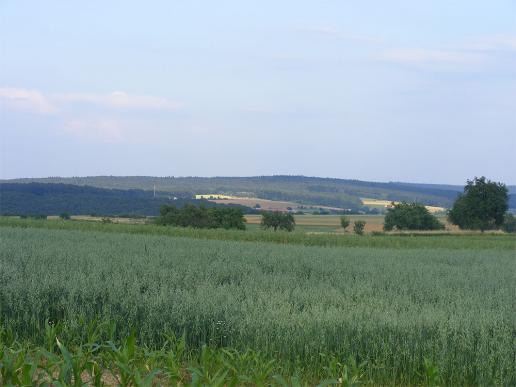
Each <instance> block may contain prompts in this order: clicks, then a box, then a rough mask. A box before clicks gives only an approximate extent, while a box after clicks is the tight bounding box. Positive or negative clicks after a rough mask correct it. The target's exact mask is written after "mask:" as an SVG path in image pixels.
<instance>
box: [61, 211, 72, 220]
mask: <svg viewBox="0 0 516 387" xmlns="http://www.w3.org/2000/svg"><path fill="white" fill-rule="evenodd" d="M59 217H60V218H61V219H63V220H68V219H70V214H69V213H68V212H63V213H61V214H60V215H59Z"/></svg>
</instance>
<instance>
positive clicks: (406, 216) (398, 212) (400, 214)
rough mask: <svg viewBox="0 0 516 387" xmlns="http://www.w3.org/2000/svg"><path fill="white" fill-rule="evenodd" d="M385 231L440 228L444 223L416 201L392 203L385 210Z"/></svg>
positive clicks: (442, 227)
mask: <svg viewBox="0 0 516 387" xmlns="http://www.w3.org/2000/svg"><path fill="white" fill-rule="evenodd" d="M383 229H384V230H385V231H392V230H393V229H396V230H442V229H444V225H443V224H442V223H441V222H439V221H438V220H437V218H436V217H435V216H433V215H432V214H431V213H430V212H429V211H428V209H427V208H426V207H425V206H424V205H422V204H417V203H406V202H402V203H398V204H393V206H392V207H391V208H389V209H388V210H387V214H386V215H385V221H384V224H383Z"/></svg>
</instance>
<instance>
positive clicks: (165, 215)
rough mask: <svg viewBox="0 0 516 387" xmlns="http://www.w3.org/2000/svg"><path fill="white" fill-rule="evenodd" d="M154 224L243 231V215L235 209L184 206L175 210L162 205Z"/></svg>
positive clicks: (173, 207) (174, 207)
mask: <svg viewBox="0 0 516 387" xmlns="http://www.w3.org/2000/svg"><path fill="white" fill-rule="evenodd" d="M156 223H157V224H160V225H171V226H178V227H193V228H225V229H238V230H245V219H244V213H243V211H242V209H240V208H235V207H227V208H222V207H212V208H206V207H204V206H203V205H201V206H195V205H193V204H186V205H185V206H184V207H182V208H177V207H176V206H173V205H163V206H161V208H160V216H159V217H158V218H157V219H156Z"/></svg>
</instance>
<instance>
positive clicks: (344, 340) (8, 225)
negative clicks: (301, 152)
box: [0, 219, 516, 385]
mask: <svg viewBox="0 0 516 387" xmlns="http://www.w3.org/2000/svg"><path fill="white" fill-rule="evenodd" d="M211 231H213V232H212V233H210V232H211ZM182 232H183V233H184V234H183V236H178V235H179V231H177V230H175V229H170V228H165V227H161V228H160V227H158V226H149V225H101V224H95V223H89V224H88V223H86V222H84V223H83V222H75V221H70V222H60V221H22V220H6V219H2V221H1V222H0V283H1V284H2V286H1V287H0V319H1V321H0V324H1V329H0V353H1V355H0V356H1V357H0V364H1V365H0V371H1V377H2V379H1V380H0V382H1V381H2V380H3V382H4V384H8V382H9V381H11V382H12V383H13V384H23V383H22V382H21V381H22V379H23V380H26V381H27V380H34V379H35V378H36V377H37V378H40V379H41V380H49V379H50V380H54V379H55V380H61V381H64V382H68V384H71V383H72V382H77V381H78V379H82V380H83V381H86V382H89V383H90V384H96V385H100V384H102V383H105V384H117V383H120V384H125V385H145V378H147V379H146V381H147V383H151V382H150V381H151V380H154V383H158V384H174V383H180V384H183V385H184V384H190V383H191V384H193V385H203V384H204V385H240V384H247V385H269V384H274V385H301V384H308V385H313V384H317V383H318V382H320V381H325V382H324V383H326V385H329V384H339V383H340V384H351V383H363V384H375V385H378V384H383V385H385V384H388V385H393V384H399V385H424V384H427V385H431V384H444V385H473V384H483V385H493V384H499V385H515V384H516V366H515V362H514V359H515V346H514V334H515V329H516V328H515V320H514V300H513V299H514V294H515V293H516V288H515V287H516V286H515V281H514V273H515V270H516V262H515V259H514V258H515V249H514V246H515V245H514V242H515V240H514V238H513V237H510V236H501V235H483V236H479V235H476V236H444V235H443V236H407V237H401V236H400V237H396V236H389V237H386V236H378V237H373V236H367V237H363V238H362V239H360V237H355V236H352V235H349V236H335V238H337V237H340V238H341V240H342V242H339V243H340V245H339V243H337V242H335V241H336V240H332V239H331V238H330V239H321V241H322V240H325V241H328V240H330V241H332V242H333V245H332V243H324V244H323V243H322V242H321V244H322V246H307V244H310V243H312V244H313V241H314V240H317V239H312V242H308V243H304V242H303V241H302V240H301V238H308V240H310V238H311V237H312V236H307V235H297V234H296V235H292V236H291V238H292V239H291V240H283V241H279V240H273V242H281V243H269V242H263V241H260V240H261V239H263V240H265V239H266V238H268V236H267V235H271V234H274V233H265V232H256V233H255V232H250V231H247V232H241V233H237V232H234V233H231V232H226V231H221V230H207V232H206V233H205V234H199V233H197V231H196V230H183V231H182ZM167 233H168V234H167ZM174 233H175V234H174ZM188 233H190V234H188ZM216 233H219V235H218V237H217V234H216ZM160 234H162V235H160ZM253 234H254V237H253V238H255V240H254V241H253V240H250V239H251V237H250V236H249V235H251V236H252V235H253ZM240 235H248V236H246V237H245V238H248V241H238V240H227V239H237V236H240ZM274 235H283V234H274ZM314 237H315V238H317V237H318V236H314ZM324 238H328V236H324ZM391 238H392V239H391ZM216 239H223V240H216ZM224 239H225V240H224ZM386 240H388V242H385V241H386ZM355 241H361V242H355ZM376 241H380V242H376ZM472 245H473V246H475V249H472V248H471V246H472ZM182 336H183V337H184V339H183V340H179V339H177V338H179V337H182ZM133 338H134V339H135V340H136V343H137V345H135V343H134V341H133ZM16 364H18V366H16ZM38 367H39V368H38ZM38 369H39V370H40V371H41V370H43V371H45V372H46V373H44V372H43V371H41V372H40V371H38ZM102 369H110V370H111V371H112V373H111V374H110V375H107V374H106V373H105V371H102ZM99 370H101V371H99ZM31 372H32V373H31ZM88 375H89V376H88ZM96 376H97V377H98V378H97V379H96V378H95V377H96ZM16 378H18V379H16ZM24 378H25V379H24ZM88 378H89V379H88ZM13 380H14V381H15V382H13ZM16 381H18V382H19V383H16ZM56 385H57V384H56Z"/></svg>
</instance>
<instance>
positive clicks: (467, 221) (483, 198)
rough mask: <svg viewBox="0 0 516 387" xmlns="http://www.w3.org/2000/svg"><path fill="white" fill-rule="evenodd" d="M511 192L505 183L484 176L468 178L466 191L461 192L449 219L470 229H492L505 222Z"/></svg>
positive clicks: (462, 227) (460, 226)
mask: <svg viewBox="0 0 516 387" xmlns="http://www.w3.org/2000/svg"><path fill="white" fill-rule="evenodd" d="M508 201H509V194H508V190H507V187H506V186H505V184H503V183H496V182H493V181H490V180H487V179H486V178H485V177H484V176H482V177H480V178H477V177H475V178H474V179H473V180H468V182H467V184H466V186H465V187H464V193H462V194H460V195H459V197H458V198H457V200H455V203H454V204H453V207H452V209H451V210H449V211H448V220H449V221H450V222H451V223H453V224H456V225H457V226H459V228H461V229H468V230H481V231H482V232H484V231H485V230H492V229H498V228H500V227H501V226H502V225H503V223H504V216H505V212H506V211H507V208H508Z"/></svg>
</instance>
